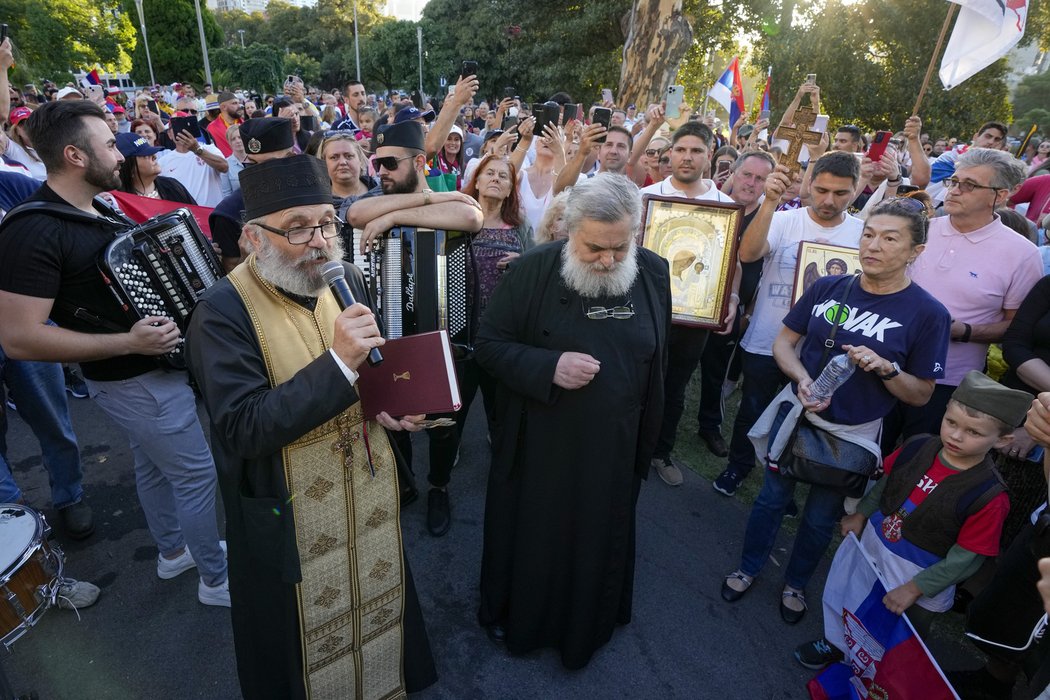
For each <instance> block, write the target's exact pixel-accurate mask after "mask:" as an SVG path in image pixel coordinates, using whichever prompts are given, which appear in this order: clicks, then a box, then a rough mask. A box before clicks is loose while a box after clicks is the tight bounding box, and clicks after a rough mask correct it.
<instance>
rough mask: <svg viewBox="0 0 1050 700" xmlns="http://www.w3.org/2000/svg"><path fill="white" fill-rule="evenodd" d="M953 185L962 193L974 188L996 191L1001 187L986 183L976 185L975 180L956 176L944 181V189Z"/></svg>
mask: <svg viewBox="0 0 1050 700" xmlns="http://www.w3.org/2000/svg"><path fill="white" fill-rule="evenodd" d="M955 187H958V188H959V191H960V192H962V193H963V194H970V193H971V192H973V191H974V190H994V191H998V190H1001V189H1003V188H1002V187H989V186H988V185H978V184H977V183H976V182H971V181H969V180H960V179H959V178H957V177H950V178H948V179H947V180H945V181H944V189H946V190H950V189H953V188H955Z"/></svg>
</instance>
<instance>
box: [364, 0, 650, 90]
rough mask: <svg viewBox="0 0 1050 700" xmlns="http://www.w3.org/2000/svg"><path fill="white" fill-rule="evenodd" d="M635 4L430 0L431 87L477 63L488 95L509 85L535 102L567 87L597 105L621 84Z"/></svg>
mask: <svg viewBox="0 0 1050 700" xmlns="http://www.w3.org/2000/svg"><path fill="white" fill-rule="evenodd" d="M630 7H631V0H603V2H587V3H565V2H561V1H557V0H534V1H533V2H528V3H523V2H517V1H515V0H487V1H486V2H480V3H479V2H471V1H468V0H430V2H428V3H427V5H426V7H424V8H423V18H422V20H421V25H422V27H423V47H424V50H425V51H426V60H425V62H426V65H425V66H424V71H425V73H424V88H425V89H426V90H427V91H428V92H436V89H437V83H438V78H439V77H440V76H442V75H443V76H445V77H446V78H448V80H449V81H450V82H454V81H455V79H456V78H457V77H458V76H459V71H460V66H461V64H462V61H463V60H464V59H473V60H477V61H478V63H479V64H480V66H479V69H478V79H479V80H480V81H481V93H480V95H481V97H488V96H495V95H502V94H503V88H504V87H507V86H510V87H514V88H515V90H516V92H517V94H519V95H521V96H522V97H523V98H525V99H528V100H533V99H546V98H547V97H549V96H550V95H551V94H552V93H554V92H557V91H559V90H565V91H567V92H568V93H569V94H570V95H572V96H573V97H574V98H575V99H576V100H578V101H580V102H584V103H589V102H592V101H594V100H597V99H599V98H600V96H601V89H602V88H603V87H608V88H615V87H616V85H617V84H618V83H619V78H620V61H621V58H622V53H623V43H624V34H623V29H622V28H621V20H622V19H623V18H624V16H625V15H626V14H627V12H628V10H629V9H630ZM464 18H469V20H470V21H464ZM413 55H414V54H413ZM362 60H364V59H363V58H362ZM417 70H418V68H417ZM366 83H367V80H366Z"/></svg>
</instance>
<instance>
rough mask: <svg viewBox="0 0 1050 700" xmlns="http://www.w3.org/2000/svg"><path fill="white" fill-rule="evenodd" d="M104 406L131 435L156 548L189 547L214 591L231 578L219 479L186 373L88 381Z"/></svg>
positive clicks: (170, 552)
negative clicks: (219, 513) (222, 539)
mask: <svg viewBox="0 0 1050 700" xmlns="http://www.w3.org/2000/svg"><path fill="white" fill-rule="evenodd" d="M87 385H88V391H89V392H90V394H91V398H92V399H94V401H95V403H96V404H98V407H99V408H101V409H102V410H103V411H104V412H105V413H106V414H107V415H108V416H109V417H110V418H112V419H113V421H114V422H115V423H117V425H119V426H120V427H121V428H122V429H123V430H124V431H125V433H126V434H127V436H128V440H129V441H130V443H131V454H132V455H133V457H134V459H135V486H136V488H137V490H138V495H139V502H140V503H141V504H142V511H143V513H145V515H146V524H147V525H148V526H149V531H150V535H151V536H152V537H153V541H154V542H156V543H157V549H159V550H160V553H161V554H162V555H164V556H166V557H170V556H171V555H173V554H175V553H176V552H178V551H179V550H181V549H182V547H183V545H189V548H190V549H191V550H192V551H193V559H194V561H196V562H197V571H198V573H200V577H201V579H202V580H203V581H204V583H206V584H207V585H209V586H216V585H218V584H220V583H222V582H223V581H225V580H226V559H225V556H224V555H223V553H222V549H220V548H219V531H218V525H217V523H216V514H215V490H216V482H217V478H218V476H217V474H216V471H215V462H214V461H213V460H212V456H211V451H210V450H209V449H208V443H207V441H206V440H205V439H204V431H203V430H202V429H201V424H200V421H199V420H197V404H196V401H195V400H194V397H193V391H192V390H191V389H190V387H189V384H188V383H187V377H186V373H185V372H163V371H161V370H154V371H152V372H147V373H146V374H141V375H139V376H137V377H132V378H130V379H123V380H120V381H107V382H98V381H92V380H90V379H88V380H87Z"/></svg>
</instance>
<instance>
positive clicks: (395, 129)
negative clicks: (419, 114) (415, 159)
mask: <svg viewBox="0 0 1050 700" xmlns="http://www.w3.org/2000/svg"><path fill="white" fill-rule="evenodd" d="M425 139H426V137H425V136H424V135H423V125H422V124H420V123H419V122H401V123H400V124H390V125H388V126H384V127H383V128H381V129H380V130H379V133H377V134H376V137H375V141H376V142H375V145H376V147H379V146H399V147H401V148H411V149H414V150H417V151H424V150H426V146H425V145H424V143H425Z"/></svg>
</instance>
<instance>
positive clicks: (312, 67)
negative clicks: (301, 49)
mask: <svg viewBox="0 0 1050 700" xmlns="http://www.w3.org/2000/svg"><path fill="white" fill-rule="evenodd" d="M284 72H285V73H286V74H288V75H298V76H299V77H300V78H302V79H303V82H304V83H306V84H307V85H316V84H317V82H318V81H319V80H320V79H321V62H320V61H318V60H317V59H316V58H313V57H312V56H307V55H305V54H301V53H289V54H288V55H286V56H285V57H284Z"/></svg>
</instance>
